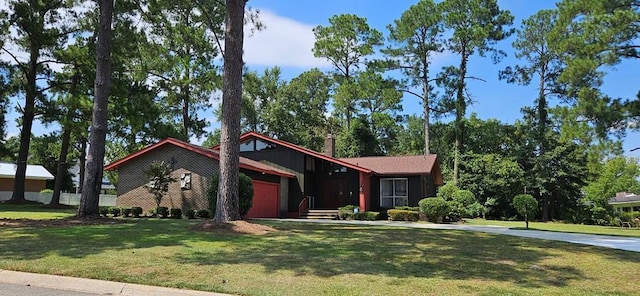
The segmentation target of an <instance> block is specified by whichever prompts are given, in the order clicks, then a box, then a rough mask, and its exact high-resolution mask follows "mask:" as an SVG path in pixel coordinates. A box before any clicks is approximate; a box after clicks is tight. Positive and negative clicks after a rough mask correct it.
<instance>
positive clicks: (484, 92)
mask: <svg viewBox="0 0 640 296" xmlns="http://www.w3.org/2000/svg"><path fill="white" fill-rule="evenodd" d="M555 2H556V1H550V0H538V1H519V0H498V3H499V5H500V8H501V9H504V10H509V11H511V13H512V14H513V15H514V16H515V21H514V26H515V27H517V28H519V27H520V23H521V22H522V20H523V19H525V18H527V17H529V16H531V15H532V14H534V13H535V12H537V11H538V10H540V9H548V8H554V7H555ZM414 3H416V0H413V1H407V0H394V1H390V0H324V1H300V0H298V1H293V0H275V1H274V0H250V1H249V2H248V6H249V7H252V8H254V9H258V10H260V19H261V20H262V22H263V23H264V24H265V25H266V28H265V29H264V30H262V31H258V32H255V33H253V34H250V33H249V32H248V30H247V33H246V37H245V38H246V41H245V48H244V50H245V57H244V60H245V62H246V64H247V67H248V68H249V69H250V70H254V71H258V72H261V71H262V70H264V69H265V68H267V67H273V66H280V67H281V68H282V70H283V78H284V79H286V80H289V79H291V78H293V77H295V76H297V75H299V74H300V73H302V72H304V71H306V70H309V69H311V68H313V67H318V68H320V69H321V70H324V71H326V70H330V65H329V63H328V62H327V61H325V60H322V59H317V58H314V57H313V54H312V53H311V49H312V47H313V43H314V41H315V40H314V36H313V32H312V29H313V28H314V27H315V26H317V25H324V26H326V25H328V19H329V18H330V17H331V16H333V15H336V14H343V13H350V14H356V15H359V16H362V17H365V18H367V20H368V22H369V25H370V26H372V27H374V28H376V29H378V30H380V31H381V32H382V33H383V34H385V35H387V34H388V32H387V29H386V26H387V25H388V24H391V23H392V22H393V21H394V20H395V19H398V18H399V17H400V16H401V14H402V13H403V12H404V11H405V10H407V9H408V8H409V7H410V6H411V5H413V4H414ZM514 39H515V36H512V37H510V38H509V39H507V40H505V41H502V42H500V43H499V44H498V47H499V48H501V49H502V50H504V51H506V52H507V53H508V54H509V56H508V57H507V58H505V59H503V60H502V61H501V62H500V63H499V64H493V63H492V62H491V59H489V58H482V57H479V56H474V57H472V58H471V59H470V61H469V75H472V76H476V77H479V78H482V79H484V80H486V82H480V81H469V83H468V87H469V91H470V93H471V94H472V96H473V100H474V101H475V103H474V104H473V105H471V106H469V109H468V110H467V114H471V113H476V114H477V115H478V117H480V118H483V119H489V118H496V119H498V120H500V121H502V122H505V123H514V122H515V120H517V119H519V118H521V117H522V115H521V113H520V109H521V108H522V107H524V106H530V105H532V104H533V100H534V98H535V96H536V89H535V83H533V84H532V85H531V86H520V85H513V84H508V83H506V82H505V81H500V80H498V71H499V70H502V69H504V68H505V67H507V66H510V65H511V66H513V65H516V64H517V63H518V61H516V60H515V59H514V57H513V53H512V50H511V43H512V42H513V40H514ZM457 64H458V57H457V56H455V55H453V54H446V53H445V54H442V55H440V56H438V57H437V59H436V60H435V62H434V65H433V67H432V69H431V72H432V73H436V72H438V71H439V69H440V68H441V67H442V66H447V65H457ZM633 66H634V65H633V64H632V63H631V62H624V63H622V64H620V65H617V66H616V67H615V68H612V69H608V72H609V74H608V76H607V77H606V79H605V84H604V86H603V90H604V91H605V92H606V93H608V94H609V95H610V96H613V97H622V98H634V97H635V95H636V93H637V92H638V90H640V83H638V82H639V81H638V77H637V75H634V74H637V71H634V69H633V68H632V67H633ZM218 103H219V101H216V102H214V104H218ZM20 104H23V102H22V99H21V101H20ZM403 106H404V112H403V113H406V114H418V115H420V114H421V112H422V107H421V106H420V104H419V103H418V101H417V100H416V99H415V98H413V97H410V96H405V98H404V101H403ZM11 109H13V108H11ZM209 114H212V112H210V113H209ZM15 116H16V115H15V113H13V114H10V116H9V118H8V122H7V125H8V133H9V136H14V135H18V133H19V129H18V127H17V126H16V125H15V121H14V118H15ZM209 120H210V121H211V123H212V128H213V127H217V126H219V124H218V123H217V122H215V117H214V116H213V115H211V117H210V118H209ZM49 129H57V126H55V125H53V126H50V127H49ZM33 132H34V133H35V134H36V135H40V134H43V133H46V132H48V131H47V129H46V128H45V127H43V126H42V125H40V124H37V123H36V125H35V126H34V130H33ZM202 140H203V139H200V140H196V139H194V142H200V141H202ZM639 146H640V133H638V132H634V133H629V134H628V135H627V137H626V138H625V141H624V149H625V151H628V150H630V149H632V148H635V147H639ZM625 154H626V155H629V156H635V157H640V150H638V151H635V152H626V153H625Z"/></svg>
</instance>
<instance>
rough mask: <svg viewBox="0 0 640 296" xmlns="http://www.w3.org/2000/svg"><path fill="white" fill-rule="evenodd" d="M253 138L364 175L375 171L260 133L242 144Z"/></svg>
mask: <svg viewBox="0 0 640 296" xmlns="http://www.w3.org/2000/svg"><path fill="white" fill-rule="evenodd" d="M251 137H255V138H259V139H261V140H264V141H268V142H271V143H274V144H277V145H281V146H283V147H287V148H289V149H292V150H295V151H298V152H300V153H303V154H306V155H309V156H313V157H317V158H320V159H322V160H325V161H328V162H331V163H335V164H338V165H341V166H344V167H347V168H350V169H353V170H356V171H359V172H363V173H367V174H371V173H373V171H372V170H370V169H367V168H363V167H360V166H357V165H354V164H351V163H348V162H346V161H342V160H340V159H337V158H334V157H331V156H328V155H324V154H322V153H319V152H316V151H313V150H311V149H307V148H304V147H301V146H298V145H294V144H291V143H289V142H285V141H282V140H278V139H274V138H271V137H268V136H265V135H263V134H259V133H256V132H253V131H252V132H248V133H245V134H243V135H241V136H240V142H243V141H245V140H247V139H249V138H251ZM211 149H216V150H217V149H220V145H217V146H215V147H213V148H211Z"/></svg>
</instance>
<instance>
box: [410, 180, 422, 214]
mask: <svg viewBox="0 0 640 296" xmlns="http://www.w3.org/2000/svg"><path fill="white" fill-rule="evenodd" d="M408 181H409V206H410V207H417V206H418V201H420V200H421V199H422V198H423V197H422V187H423V186H422V178H420V176H411V177H408Z"/></svg>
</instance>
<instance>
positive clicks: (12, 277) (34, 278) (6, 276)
mask: <svg viewBox="0 0 640 296" xmlns="http://www.w3.org/2000/svg"><path fill="white" fill-rule="evenodd" d="M0 283H6V284H11V285H12V286H11V287H12V288H11V290H12V291H15V293H16V295H32V294H33V293H32V292H33V291H32V289H31V288H32V287H37V288H38V289H37V290H38V291H42V292H39V293H44V294H43V295H122V296H167V295H172V296H227V295H228V294H220V293H210V292H202V291H193V290H181V289H173V288H164V287H155V286H145V285H136V284H127V283H119V282H110V281H101V280H92V279H83V278H75V277H68V276H56V275H48V274H37V273H27V272H18V271H10V270H3V269H0ZM20 287H22V290H20ZM47 289H48V290H47ZM65 291H67V292H68V293H67V292H65ZM5 292H6V291H5ZM0 295H4V294H2V293H0Z"/></svg>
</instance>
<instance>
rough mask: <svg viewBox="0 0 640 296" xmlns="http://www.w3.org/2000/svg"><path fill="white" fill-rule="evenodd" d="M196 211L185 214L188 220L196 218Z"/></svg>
mask: <svg viewBox="0 0 640 296" xmlns="http://www.w3.org/2000/svg"><path fill="white" fill-rule="evenodd" d="M196 212H197V211H196V210H187V211H185V212H184V216H185V217H187V219H195V218H196Z"/></svg>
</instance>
